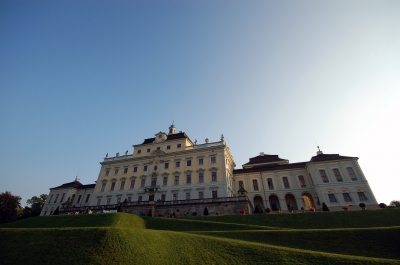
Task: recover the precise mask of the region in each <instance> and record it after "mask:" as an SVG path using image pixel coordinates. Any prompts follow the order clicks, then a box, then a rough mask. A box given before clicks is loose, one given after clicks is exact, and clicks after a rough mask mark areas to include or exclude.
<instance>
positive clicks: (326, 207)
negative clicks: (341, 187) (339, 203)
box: [322, 202, 329, 212]
mask: <svg viewBox="0 0 400 265" xmlns="http://www.w3.org/2000/svg"><path fill="white" fill-rule="evenodd" d="M322 211H324V212H329V208H328V206H327V205H326V204H325V202H323V203H322Z"/></svg>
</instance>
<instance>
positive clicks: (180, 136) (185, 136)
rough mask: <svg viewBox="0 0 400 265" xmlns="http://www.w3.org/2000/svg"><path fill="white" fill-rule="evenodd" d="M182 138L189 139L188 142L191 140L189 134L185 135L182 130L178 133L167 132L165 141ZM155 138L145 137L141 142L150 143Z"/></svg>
mask: <svg viewBox="0 0 400 265" xmlns="http://www.w3.org/2000/svg"><path fill="white" fill-rule="evenodd" d="M182 138H187V139H189V141H190V142H192V140H190V138H189V136H187V135H186V133H184V132H180V133H175V134H169V135H168V136H167V140H166V141H171V140H176V139H182ZM155 140H156V138H155V137H153V138H148V139H145V140H144V142H143V143H142V144H151V143H153V142H154V141H155Z"/></svg>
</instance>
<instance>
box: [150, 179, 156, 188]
mask: <svg viewBox="0 0 400 265" xmlns="http://www.w3.org/2000/svg"><path fill="white" fill-rule="evenodd" d="M151 186H153V187H154V186H157V178H152V179H151Z"/></svg>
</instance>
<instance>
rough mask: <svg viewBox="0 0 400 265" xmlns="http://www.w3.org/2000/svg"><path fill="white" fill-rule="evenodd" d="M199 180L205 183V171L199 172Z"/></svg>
mask: <svg viewBox="0 0 400 265" xmlns="http://www.w3.org/2000/svg"><path fill="white" fill-rule="evenodd" d="M199 182H200V183H203V182H204V173H203V172H200V173H199Z"/></svg>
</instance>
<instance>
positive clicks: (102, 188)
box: [101, 182, 106, 192]
mask: <svg viewBox="0 0 400 265" xmlns="http://www.w3.org/2000/svg"><path fill="white" fill-rule="evenodd" d="M105 189H106V183H105V182H103V184H102V185H101V191H102V192H103V191H104V190H105Z"/></svg>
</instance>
